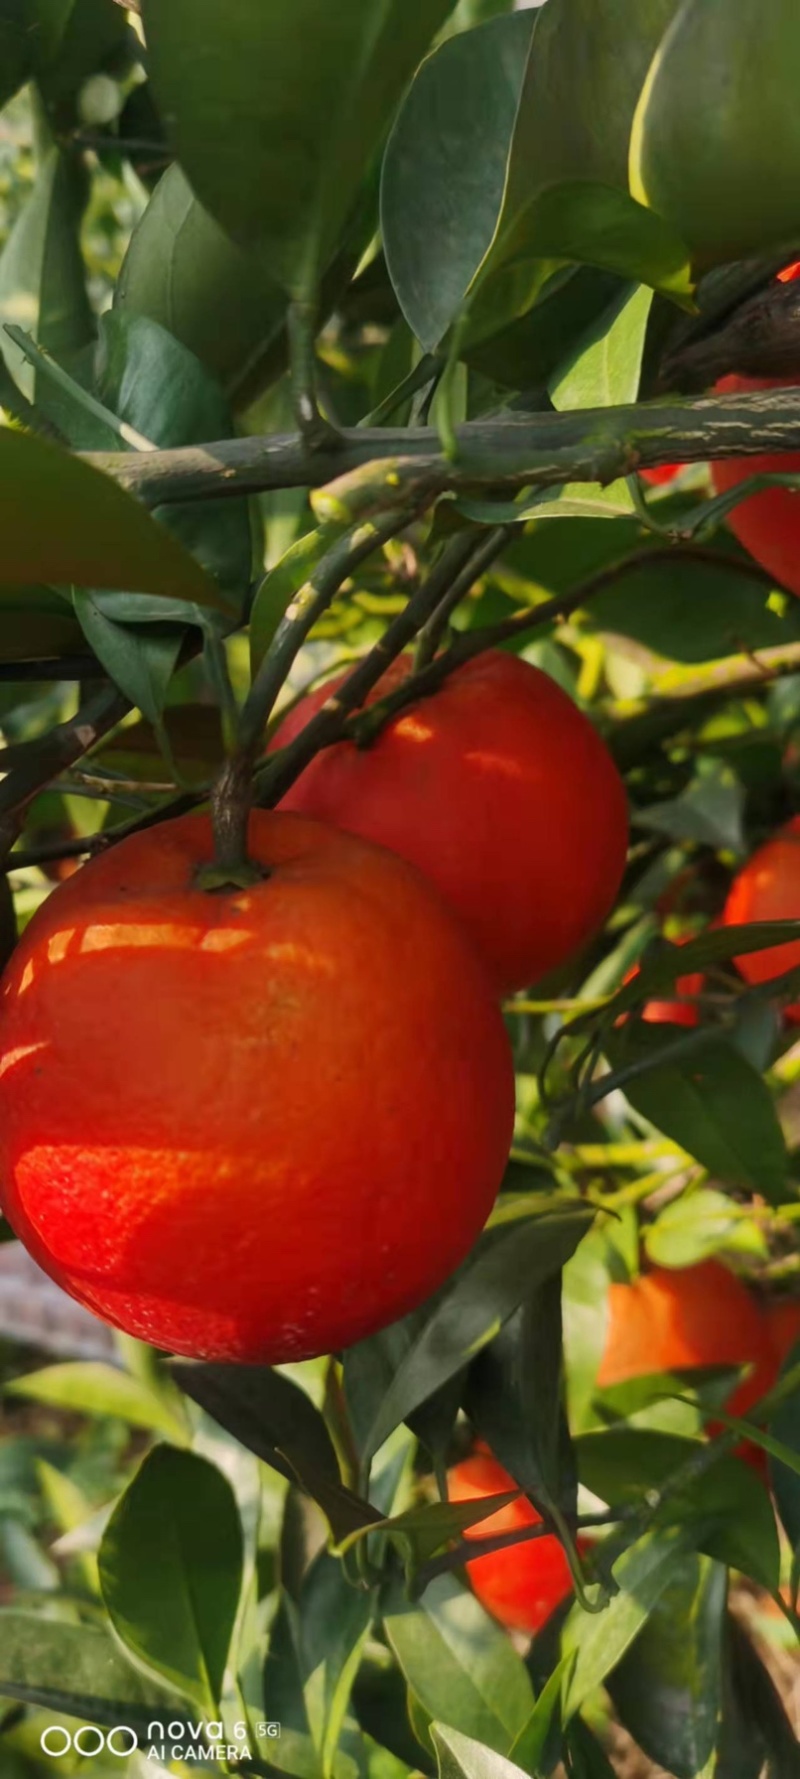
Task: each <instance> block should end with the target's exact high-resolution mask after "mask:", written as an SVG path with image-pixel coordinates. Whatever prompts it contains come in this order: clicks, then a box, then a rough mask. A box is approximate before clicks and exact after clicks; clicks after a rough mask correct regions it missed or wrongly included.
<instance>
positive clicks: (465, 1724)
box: [383, 1575, 533, 1754]
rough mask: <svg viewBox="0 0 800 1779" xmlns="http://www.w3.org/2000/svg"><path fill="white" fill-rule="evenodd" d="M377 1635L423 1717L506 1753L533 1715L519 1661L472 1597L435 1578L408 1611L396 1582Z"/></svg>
mask: <svg viewBox="0 0 800 1779" xmlns="http://www.w3.org/2000/svg"><path fill="white" fill-rule="evenodd" d="M383 1625H384V1630H385V1632H386V1636H387V1637H388V1639H389V1643H390V1644H391V1647H392V1649H393V1651H394V1654H395V1657H396V1659H397V1661H398V1662H399V1664H400V1667H401V1668H402V1671H403V1673H404V1675H405V1677H406V1680H407V1681H408V1684H409V1686H410V1687H411V1689H412V1691H413V1692H414V1693H415V1695H416V1697H417V1699H418V1700H419V1701H420V1703H421V1704H422V1706H423V1707H424V1709H425V1711H426V1712H428V1713H429V1715H430V1716H431V1717H433V1718H434V1719H436V1720H437V1721H439V1722H443V1723H457V1724H458V1725H459V1728H460V1729H461V1730H462V1731H463V1733H464V1734H465V1735H469V1736H474V1737H475V1738H476V1739H477V1740H478V1741H480V1742H485V1743H486V1744H487V1746H488V1747H489V1748H492V1749H494V1750H495V1751H496V1752H497V1753H498V1754H507V1753H508V1750H509V1748H510V1747H511V1744H512V1742H513V1741H514V1740H515V1738H516V1737H517V1736H518V1735H519V1733H520V1730H521V1729H522V1728H523V1726H524V1725H525V1724H526V1723H527V1721H528V1719H529V1717H530V1714H531V1711H532V1709H533V1693H532V1690H531V1683H530V1679H529V1677H528V1674H527V1671H526V1669H525V1666H524V1663H523V1662H522V1660H521V1659H520V1657H519V1656H518V1655H517V1652H516V1650H515V1649H514V1647H513V1644H512V1643H511V1642H510V1641H509V1639H508V1637H507V1635H506V1633H505V1632H504V1631H502V1630H501V1629H500V1626H499V1625H496V1624H495V1623H494V1621H493V1620H492V1619H491V1618H489V1616H488V1614H487V1613H485V1612H484V1610H483V1607H482V1606H479V1604H478V1602H477V1600H476V1599H475V1597H474V1595H473V1594H471V1593H470V1592H469V1590H468V1589H467V1588H465V1587H464V1586H463V1585H462V1584H461V1583H460V1582H457V1581H456V1580H455V1579H454V1577H453V1576H451V1575H442V1576H439V1578H438V1579H437V1580H436V1581H434V1582H432V1583H431V1585H430V1587H428V1588H426V1590H425V1593H424V1595H423V1597H422V1599H421V1600H420V1601H419V1603H418V1604H417V1605H415V1606H411V1605H410V1604H409V1602H408V1600H407V1599H406V1598H405V1596H404V1594H403V1592H402V1589H401V1587H400V1584H399V1583H397V1584H395V1586H394V1587H393V1588H392V1589H391V1591H390V1592H389V1594H388V1596H387V1599H386V1600H385V1602H384V1617H383Z"/></svg>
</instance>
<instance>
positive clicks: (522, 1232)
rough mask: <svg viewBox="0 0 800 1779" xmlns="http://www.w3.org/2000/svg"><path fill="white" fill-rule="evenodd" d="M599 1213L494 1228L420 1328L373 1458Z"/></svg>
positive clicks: (375, 1426)
mask: <svg viewBox="0 0 800 1779" xmlns="http://www.w3.org/2000/svg"><path fill="white" fill-rule="evenodd" d="M591 1215H592V1213H591V1212H590V1213H587V1214H582V1213H581V1211H580V1210H576V1211H574V1212H571V1213H567V1214H562V1215H556V1214H553V1215H546V1216H543V1217H538V1218H535V1219H533V1220H532V1221H531V1222H529V1223H527V1224H525V1225H523V1227H522V1228H519V1229H515V1230H514V1231H513V1232H512V1233H511V1234H505V1233H500V1232H491V1233H490V1234H489V1236H485V1237H484V1238H483V1240H482V1241H481V1243H480V1244H479V1246H478V1248H477V1250H476V1252H475V1254H474V1255H473V1257H472V1258H471V1259H470V1260H469V1261H468V1262H467V1263H466V1265H465V1266H463V1267H462V1268H461V1270H460V1271H459V1272H458V1273H457V1274H456V1277H455V1279H454V1280H453V1282H452V1284H451V1285H450V1286H449V1287H448V1288H447V1290H446V1291H445V1292H443V1293H442V1295H441V1296H440V1298H439V1299H438V1301H437V1303H436V1307H435V1308H434V1310H433V1312H432V1314H431V1316H430V1317H429V1319H428V1320H427V1321H426V1322H425V1324H424V1325H423V1327H422V1328H421V1330H420V1332H419V1333H418V1334H417V1336H416V1338H415V1340H414V1342H413V1345H412V1346H411V1347H410V1348H409V1350H408V1352H407V1353H406V1356H405V1358H404V1359H403V1360H402V1362H401V1364H400V1366H399V1367H398V1370H397V1371H396V1373H395V1375H394V1378H393V1379H392V1381H391V1383H390V1384H389V1387H388V1389H387V1391H386V1393H385V1395H384V1398H383V1401H382V1403H381V1404H380V1406H379V1408H378V1410H377V1413H376V1415H375V1418H374V1420H373V1422H372V1425H371V1427H370V1428H369V1430H368V1432H367V1433H366V1435H365V1437H364V1440H363V1445H362V1454H363V1456H364V1457H365V1458H366V1457H369V1456H371V1455H372V1454H373V1453H374V1452H376V1451H377V1450H378V1448H379V1447H380V1446H381V1445H382V1444H383V1441H384V1440H385V1439H388V1437H389V1434H390V1433H391V1432H392V1431H393V1430H394V1428H395V1427H397V1426H399V1424H400V1422H401V1421H404V1420H405V1419H406V1418H407V1416H408V1415H410V1414H411V1413H412V1412H413V1410H414V1409H416V1408H418V1407H419V1404H420V1403H421V1402H424V1401H425V1400H426V1399H427V1398H428V1397H429V1396H431V1395H433V1393H434V1391H435V1390H438V1389H439V1388H440V1387H441V1385H442V1384H444V1383H446V1382H447V1380H448V1379H449V1378H451V1377H454V1376H455V1374H456V1372H458V1371H460V1370H461V1368H462V1367H463V1366H464V1365H465V1364H466V1362H467V1360H468V1359H470V1358H472V1357H473V1356H474V1355H475V1354H476V1353H477V1352H479V1351H480V1349H481V1348H482V1347H484V1346H487V1345H488V1343H489V1341H490V1340H492V1339H493V1338H494V1336H495V1335H496V1334H498V1333H499V1331H500V1329H501V1327H502V1325H503V1323H504V1322H505V1321H507V1319H508V1317H509V1316H511V1315H513V1312H514V1310H515V1309H516V1308H517V1307H518V1305H519V1304H520V1303H521V1302H522V1301H523V1300H524V1299H525V1298H526V1297H527V1296H528V1295H529V1294H530V1292H531V1291H532V1290H533V1289H534V1288H535V1286H536V1285H537V1284H539V1283H540V1282H541V1281H542V1280H543V1279H546V1278H549V1277H551V1276H552V1275H553V1273H555V1272H558V1271H559V1269H560V1267H561V1266H563V1264H564V1262H565V1261H566V1260H568V1259H569V1256H570V1254H571V1253H573V1251H574V1249H575V1248H576V1247H577V1245H578V1242H579V1240H580V1237H581V1235H582V1234H583V1233H584V1231H585V1229H586V1225H587V1222H588V1221H589V1220H590V1218H591Z"/></svg>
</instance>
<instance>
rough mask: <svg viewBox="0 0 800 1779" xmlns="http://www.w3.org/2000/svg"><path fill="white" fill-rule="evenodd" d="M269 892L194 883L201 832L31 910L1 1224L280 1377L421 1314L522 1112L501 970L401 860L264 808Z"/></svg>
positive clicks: (169, 1344) (107, 1310) (171, 1323)
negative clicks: (415, 1311) (492, 983)
mask: <svg viewBox="0 0 800 1779" xmlns="http://www.w3.org/2000/svg"><path fill="white" fill-rule="evenodd" d="M250 853H251V856H252V858H253V859H254V860H255V861H257V862H258V863H259V864H260V865H261V866H262V867H263V868H264V870H265V873H266V875H265V877H264V880H263V882H261V883H258V884H256V885H255V887H254V888H252V889H247V890H235V891H230V892H228V891H224V892H222V893H219V892H218V893H214V894H209V893H206V892H205V891H203V890H201V889H199V888H198V887H196V884H195V873H196V868H197V866H198V864H199V863H201V862H203V861H209V860H210V859H211V857H212V838H211V828H210V823H209V821H208V819H207V818H205V817H203V816H187V817H185V818H182V819H180V820H178V821H173V822H170V823H168V824H164V825H162V826H160V827H157V828H152V829H149V830H147V831H146V832H143V833H140V834H137V835H135V836H133V837H131V838H130V839H128V840H126V841H123V842H122V843H121V844H120V845H119V846H116V847H114V848H113V849H112V850H110V851H109V852H107V853H105V854H103V855H102V856H101V857H98V858H96V859H95V860H93V861H92V862H91V863H90V864H88V865H86V866H84V868H83V869H82V870H81V871H80V872H79V873H78V875H77V876H75V877H73V878H71V879H70V880H69V882H68V883H66V884H64V885H62V886H61V887H60V888H59V889H57V890H56V891H55V892H54V893H53V895H52V896H51V897H50V899H49V900H48V901H47V902H46V903H45V904H44V905H43V907H42V908H41V909H40V910H39V911H38V913H37V914H36V915H35V916H34V919H33V920H32V921H31V924H30V926H29V927H28V929H27V931H26V933H25V935H24V937H23V939H22V941H21V943H20V945H19V947H18V949H17V951H16V952H15V953H14V955H13V957H12V960H11V963H10V965H9V968H8V969H7V971H6V974H5V977H4V979H3V984H2V996H1V997H0V1181H1V1182H2V1187H1V1189H0V1190H1V1196H2V1205H3V1209H4V1211H5V1214H6V1215H7V1217H8V1220H9V1222H10V1223H11V1224H12V1226H13V1228H14V1229H15V1230H16V1232H17V1234H18V1235H19V1236H20V1238H21V1240H22V1241H23V1242H24V1244H25V1246H26V1247H27V1248H28V1250H29V1251H30V1253H31V1254H32V1255H33V1257H34V1259H36V1260H37V1261H38V1262H39V1264H40V1265H41V1266H43V1267H44V1269H45V1271H46V1272H48V1273H49V1274H50V1275H51V1277H53V1278H54V1279H56V1280H57V1281H58V1283H59V1284H60V1285H63V1286H64V1288H65V1289H66V1290H67V1291H69V1292H71V1294H72V1295H73V1297H76V1298H77V1299H78V1300H79V1301H80V1302H81V1303H83V1304H85V1305H86V1306H87V1307H88V1308H89V1309H90V1310H93V1311H94V1312H95V1313H96V1314H97V1315H99V1316H102V1317H103V1318H104V1319H105V1320H106V1321H108V1322H111V1323H113V1324H114V1325H115V1326H117V1327H119V1328H123V1329H126V1330H127V1331H128V1332H129V1333H131V1334H134V1335H137V1336H138V1337H139V1338H140V1339H142V1340H146V1341H150V1342H151V1343H152V1344H153V1345H155V1346H157V1347H162V1348H165V1349H169V1350H170V1351H172V1352H176V1353H182V1354H187V1355H190V1356H196V1357H202V1358H206V1359H218V1360H238V1361H260V1362H271V1363H274V1362H276V1361H280V1360H288V1359H298V1358H304V1357H308V1356H311V1355H314V1354H318V1353H321V1352H329V1351H332V1350H336V1349H338V1348H340V1347H342V1346H346V1345H348V1344H350V1343H351V1342H353V1341H356V1340H359V1339H361V1338H362V1337H363V1336H365V1335H368V1334H370V1333H372V1332H373V1331H374V1330H375V1329H377V1328H380V1327H383V1326H384V1325H385V1324H386V1323H389V1322H392V1321H394V1320H395V1319H396V1318H397V1317H399V1316H402V1315H404V1314H405V1313H406V1312H407V1311H408V1310H410V1309H412V1308H413V1307H414V1306H415V1305H417V1304H419V1303H421V1302H422V1301H423V1300H424V1299H425V1298H427V1297H428V1296H429V1295H430V1293H431V1292H432V1291H433V1290H434V1289H435V1288H436V1287H437V1286H438V1285H440V1284H441V1283H442V1282H443V1280H444V1279H446V1278H447V1276H448V1275H449V1274H450V1273H451V1272H452V1271H453V1269H454V1268H455V1267H456V1266H457V1265H458V1264H459V1263H460V1261H461V1260H463V1258H464V1256H465V1255H466V1253H467V1252H468V1250H469V1248H470V1247H471V1246H472V1244H473V1242H474V1241H475V1239H476V1237H477V1235H478V1233H479V1231H480V1229H481V1227H482V1225H483V1223H484V1221H485V1219H486V1217H487V1215H488V1212H489V1211H490V1209H491V1206H492V1202H493V1199H494V1196H495V1193H496V1190H497V1187H498V1185H499V1183H500V1179H501V1176H502V1173H503V1169H504V1166H505V1162H506V1157H507V1153H508V1148H509V1143H510V1138H511V1131H512V1123H513V1107H514V1081H513V1073H512V1065H511V1058H510V1052H509V1046H508V1042H507V1039H506V1035H505V1031H504V1028H503V1024H502V1020H501V1018H500V1014H499V1011H498V1009H497V1007H496V1004H495V1001H494V998H493V995H492V993H491V989H490V987H489V985H488V982H487V980H486V977H485V974H484V970H483V967H482V965H481V963H480V961H479V959H478V958H477V957H476V956H475V954H474V952H473V950H472V948H471V946H470V945H469V944H468V943H467V942H466V941H465V939H464V937H463V935H462V933H461V931H460V929H459V928H458V926H457V924H456V923H455V922H454V921H453V920H452V919H451V917H450V915H449V914H448V912H447V910H446V909H445V908H444V907H443V906H442V905H441V904H440V903H439V901H438V900H437V898H436V897H435V896H434V895H433V893H432V892H431V890H430V888H429V887H428V885H427V884H426V883H425V882H424V880H423V879H422V878H421V877H419V876H418V874H417V873H416V872H415V871H412V870H411V869H410V867H409V866H407V865H405V864H404V863H403V862H402V860H400V859H397V858H395V857H394V856H393V855H392V854H390V853H387V852H383V851H380V850H379V849H378V848H376V847H370V846H366V845H364V844H363V843H362V842H361V841H358V840H355V839H353V838H352V837H351V836H349V835H345V834H341V833H338V832H336V831H335V830H333V829H328V828H324V827H322V826H320V825H318V824H317V823H311V822H305V821H301V820H300V819H299V818H298V817H296V816H286V815H274V814H266V813H263V812H257V813H255V814H254V815H253V817H252V819H251V824H250Z"/></svg>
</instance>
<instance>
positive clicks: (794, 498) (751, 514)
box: [711, 376, 800, 594]
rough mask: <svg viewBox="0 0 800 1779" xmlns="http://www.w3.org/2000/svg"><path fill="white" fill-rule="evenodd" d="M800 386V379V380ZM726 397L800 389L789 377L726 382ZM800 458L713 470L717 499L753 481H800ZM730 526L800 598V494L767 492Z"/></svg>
mask: <svg viewBox="0 0 800 1779" xmlns="http://www.w3.org/2000/svg"><path fill="white" fill-rule="evenodd" d="M797 383H798V385H800V378H798V379H797ZM716 387H717V392H718V393H719V394H720V395H724V394H726V393H730V394H735V393H738V394H746V393H747V391H748V390H755V389H786V388H794V387H795V383H794V382H791V383H788V384H787V381H786V378H785V377H739V376H731V377H723V378H721V380H720V382H719V383H718V384H717V386H716ZM799 474H800V453H798V452H793V453H788V454H784V455H783V456H782V457H737V458H734V457H731V458H724V459H722V460H721V461H720V462H719V463H712V465H711V480H712V482H713V485H714V488H715V489H716V492H717V494H726V493H727V491H728V489H729V488H738V487H739V485H740V483H742V482H746V481H747V479H748V477H749V476H761V475H787V476H788V475H799ZM727 524H728V525H729V527H730V529H731V531H732V532H733V534H734V537H738V539H739V542H740V544H743V545H744V547H745V549H746V550H749V552H750V555H751V556H752V557H753V559H754V561H756V562H760V563H761V566H762V568H765V569H766V570H767V573H768V574H771V575H774V576H775V581H776V583H777V585H778V586H780V587H785V588H786V590H787V592H789V593H796V594H800V493H796V492H795V491H794V490H793V489H791V488H767V489H765V490H764V493H763V494H753V495H751V496H750V499H749V500H744V501H742V503H741V506H738V507H734V509H733V512H732V513H729V514H728V518H727Z"/></svg>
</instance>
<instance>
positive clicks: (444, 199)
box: [381, 13, 533, 352]
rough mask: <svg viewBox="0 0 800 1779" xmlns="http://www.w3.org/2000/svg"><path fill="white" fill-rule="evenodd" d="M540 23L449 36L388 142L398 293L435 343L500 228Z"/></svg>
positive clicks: (501, 21) (428, 343)
mask: <svg viewBox="0 0 800 1779" xmlns="http://www.w3.org/2000/svg"><path fill="white" fill-rule="evenodd" d="M532 29H533V21H532V19H531V18H530V16H528V15H526V14H525V13H512V14H511V15H510V16H507V17H505V18H502V17H501V18H497V19H493V20H492V21H491V22H490V23H488V24H485V25H483V26H482V27H481V28H479V29H478V30H473V31H467V32H464V33H462V34H461V35H460V36H455V37H450V38H448V39H447V41H446V42H445V43H443V44H442V45H441V46H440V47H439V49H437V50H436V51H435V52H434V54H433V55H432V56H429V57H428V59H427V61H425V62H423V64H422V67H421V68H420V70H419V73H418V74H417V77H416V79H415V80H414V82H413V84H412V86H411V88H410V91H409V93H408V95H407V97H406V99H405V102H404V104H403V106H402V109H401V111H400V113H399V116H398V118H397V121H396V123H395V126H394V129H393V131H392V134H391V136H390V138H389V142H388V145H387V149H386V155H385V157H384V163H383V179H382V188H381V224H382V230H383V240H384V248H385V252H386V262H387V266H388V268H389V275H390V277H391V280H392V284H393V285H394V289H395V293H396V295H397V300H398V302H399V304H400V307H401V309H402V311H403V314H404V315H405V317H406V320H407V321H408V323H409V326H410V327H411V329H412V331H413V332H414V333H415V334H416V336H417V339H418V340H419V341H420V343H421V344H422V346H423V347H424V348H425V350H426V351H428V352H432V351H433V350H434V348H435V347H436V346H438V344H439V342H440V340H441V339H442V338H443V337H444V335H445V334H446V333H447V330H448V328H449V327H450V325H451V323H452V322H453V321H454V320H455V318H456V316H457V315H458V313H459V311H460V309H461V306H462V303H463V300H464V297H465V296H466V293H467V291H468V290H469V287H470V285H471V283H472V280H473V278H474V276H475V273H476V272H477V270H478V268H479V266H480V264H481V262H482V260H483V258H484V256H485V254H486V252H487V250H488V248H489V246H490V245H491V242H492V238H493V236H494V231H495V226H496V223H497V218H498V216H499V214H500V208H501V205H502V201H503V191H504V187H505V179H506V166H507V162H508V152H509V147H510V143H511V138H512V134H513V130H514V122H515V119H516V114H517V107H518V105H519V97H520V92H521V90H522V81H523V77H524V74H525V67H526V62H527V56H528V49H529V45H530V41H531V32H532Z"/></svg>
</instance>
